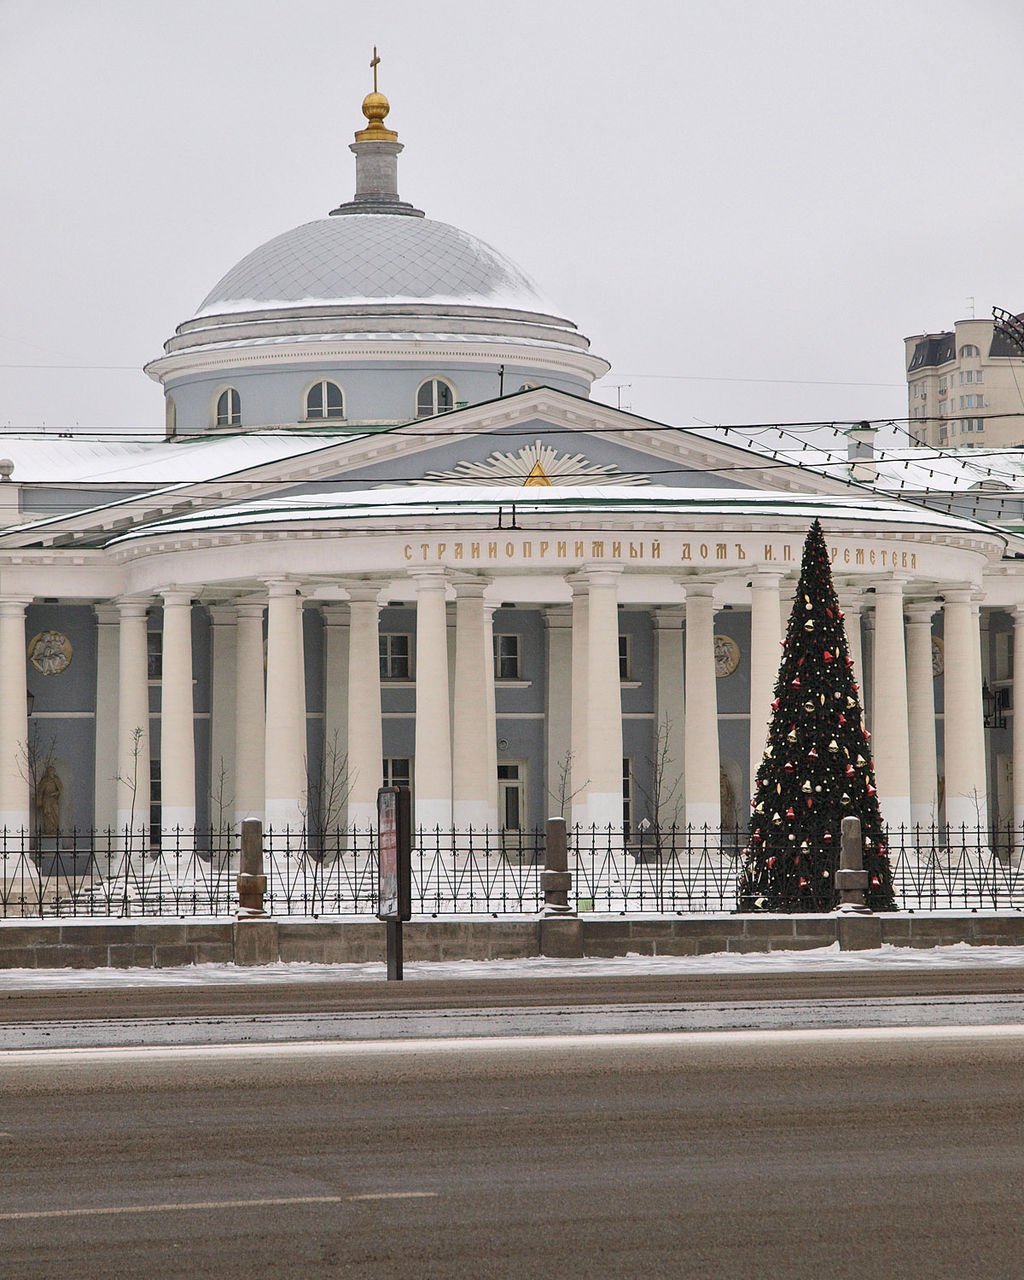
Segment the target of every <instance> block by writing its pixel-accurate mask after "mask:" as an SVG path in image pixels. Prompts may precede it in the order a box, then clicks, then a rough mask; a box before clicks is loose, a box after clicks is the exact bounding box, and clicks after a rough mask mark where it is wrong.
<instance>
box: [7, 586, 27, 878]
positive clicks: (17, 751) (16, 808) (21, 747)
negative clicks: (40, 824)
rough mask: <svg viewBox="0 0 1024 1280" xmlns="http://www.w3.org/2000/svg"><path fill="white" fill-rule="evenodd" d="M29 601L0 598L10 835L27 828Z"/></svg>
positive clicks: (8, 824) (8, 827)
mask: <svg viewBox="0 0 1024 1280" xmlns="http://www.w3.org/2000/svg"><path fill="white" fill-rule="evenodd" d="M31 603H32V598H31V597H28V596H26V597H21V596H4V597H2V598H0V690H2V691H3V696H2V697H0V828H4V827H6V828H7V830H8V832H9V833H11V834H14V833H21V832H23V831H27V830H28V828H29V825H30V816H31V810H30V803H29V794H28V787H29V784H28V692H27V686H26V681H25V677H26V664H25V609H26V608H27V607H28V605H30V604H31ZM15 847H16V846H12V847H11V849H10V852H12V853H13V851H14V848H15Z"/></svg>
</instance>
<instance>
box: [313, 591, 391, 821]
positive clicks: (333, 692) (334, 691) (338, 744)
mask: <svg viewBox="0 0 1024 1280" xmlns="http://www.w3.org/2000/svg"><path fill="white" fill-rule="evenodd" d="M320 616H321V617H323V620H324V772H325V774H326V773H328V771H332V772H333V774H334V776H337V777H338V780H339V783H340V792H342V795H340V797H339V799H340V803H339V804H337V805H335V810H337V826H338V827H339V828H342V829H343V828H344V827H347V826H349V818H348V800H349V799H351V791H352V782H353V777H352V762H351V760H349V759H348V654H349V648H348V640H349V634H348V623H349V612H348V609H347V608H346V607H344V605H339V604H325V605H324V608H323V609H321V611H320ZM378 653H379V650H378ZM374 669H375V671H376V680H378V684H379V682H380V662H379V659H378V660H376V662H375V664H374ZM379 768H380V764H378V769H379Z"/></svg>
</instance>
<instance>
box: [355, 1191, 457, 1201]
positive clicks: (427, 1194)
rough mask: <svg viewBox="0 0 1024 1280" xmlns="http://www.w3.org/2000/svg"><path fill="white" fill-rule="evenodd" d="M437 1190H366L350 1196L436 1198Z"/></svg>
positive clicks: (384, 1198) (363, 1198)
mask: <svg viewBox="0 0 1024 1280" xmlns="http://www.w3.org/2000/svg"><path fill="white" fill-rule="evenodd" d="M437 1194H438V1193H437V1192H436V1191H366V1192H364V1193H363V1194H362V1195H360V1196H348V1197H347V1198H348V1199H349V1200H436V1199H437Z"/></svg>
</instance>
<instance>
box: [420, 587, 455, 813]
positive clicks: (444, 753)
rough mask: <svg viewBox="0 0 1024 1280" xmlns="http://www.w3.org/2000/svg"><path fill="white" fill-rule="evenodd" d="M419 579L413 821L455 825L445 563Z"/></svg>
mask: <svg viewBox="0 0 1024 1280" xmlns="http://www.w3.org/2000/svg"><path fill="white" fill-rule="evenodd" d="M412 576H413V578H414V579H415V582H416V760H415V764H414V766H413V767H414V770H415V775H416V777H415V787H414V793H415V804H416V812H415V816H414V823H415V825H416V826H417V827H423V828H424V829H426V830H432V829H433V828H435V827H440V828H442V829H445V828H450V827H451V825H452V746H451V720H450V704H449V700H448V615H447V609H446V606H445V585H446V583H445V575H444V570H443V569H433V570H426V571H424V572H422V573H414V574H413V575H412Z"/></svg>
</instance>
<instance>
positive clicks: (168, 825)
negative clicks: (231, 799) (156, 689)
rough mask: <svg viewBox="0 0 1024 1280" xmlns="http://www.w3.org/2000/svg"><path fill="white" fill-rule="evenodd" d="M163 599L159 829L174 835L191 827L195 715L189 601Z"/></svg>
mask: <svg viewBox="0 0 1024 1280" xmlns="http://www.w3.org/2000/svg"><path fill="white" fill-rule="evenodd" d="M162 595H163V606H164V607H163V615H164V625H163V635H164V639H163V677H162V680H161V685H160V814H161V819H160V825H161V827H162V829H163V831H164V832H165V833H166V834H167V837H168V839H171V840H173V839H174V834H175V832H176V831H179V830H180V831H181V832H186V831H187V832H192V831H194V830H195V825H196V743H195V710H194V707H193V701H192V595H191V592H189V591H165V592H163V593H162Z"/></svg>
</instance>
